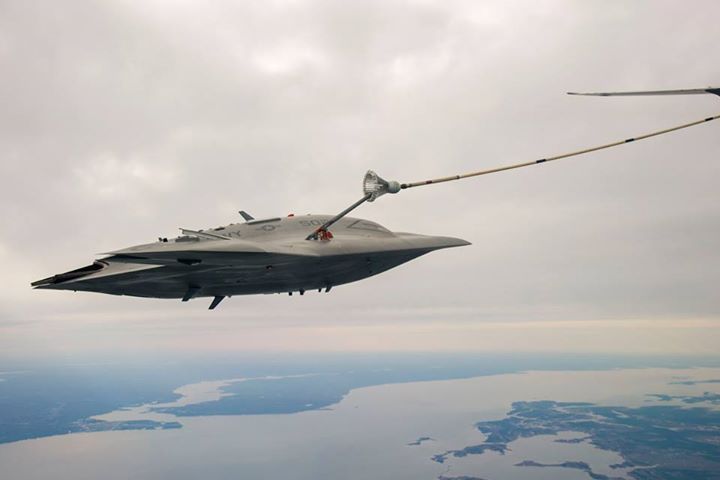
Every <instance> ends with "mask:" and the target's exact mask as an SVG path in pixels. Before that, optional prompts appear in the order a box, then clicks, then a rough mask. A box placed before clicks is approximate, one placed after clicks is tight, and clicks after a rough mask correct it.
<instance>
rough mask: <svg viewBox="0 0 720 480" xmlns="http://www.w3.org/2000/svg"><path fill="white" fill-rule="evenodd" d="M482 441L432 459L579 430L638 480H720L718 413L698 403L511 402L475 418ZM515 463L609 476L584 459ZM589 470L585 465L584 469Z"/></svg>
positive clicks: (501, 450)
mask: <svg viewBox="0 0 720 480" xmlns="http://www.w3.org/2000/svg"><path fill="white" fill-rule="evenodd" d="M476 427H477V428H478V430H480V431H481V432H482V433H484V434H485V435H486V440H485V442H483V443H481V444H478V445H471V446H468V447H465V448H463V449H459V450H449V451H447V452H444V453H441V454H438V455H435V456H434V457H433V458H432V459H433V460H434V461H436V462H439V463H443V462H445V461H447V459H448V458H450V457H463V456H466V455H474V454H479V455H481V454H483V453H485V452H487V451H495V452H499V453H501V454H503V453H504V452H505V451H507V450H508V448H509V447H508V444H510V443H511V442H513V441H515V440H518V439H520V438H529V437H534V436H537V435H557V434H559V433H561V432H581V433H584V434H585V435H586V437H585V438H584V439H583V440H584V441H589V442H590V443H592V444H593V445H595V446H596V447H598V448H601V449H603V450H609V451H613V452H617V453H618V454H619V455H621V456H622V457H623V459H624V462H623V463H621V464H615V465H613V466H612V467H613V468H616V469H617V468H633V469H632V470H631V471H630V472H629V475H630V476H631V477H633V478H635V479H638V480H656V479H658V480H659V479H673V480H696V479H720V411H717V410H712V409H708V408H700V407H693V408H687V407H680V406H665V405H659V406H644V407H620V406H611V407H608V406H598V405H595V404H592V403H570V402H555V401H550V400H544V401H533V402H515V403H513V405H512V409H511V410H510V411H509V412H508V414H507V417H506V418H504V419H502V420H494V421H487V422H479V423H477V424H476ZM518 466H524V467H530V466H536V467H537V466H563V467H565V468H577V469H581V470H585V471H587V472H588V474H589V475H590V476H591V478H594V479H598V480H600V479H602V480H604V479H607V478H612V477H607V476H603V475H599V474H596V473H594V472H591V471H589V470H586V469H585V465H583V462H575V461H572V460H568V461H566V462H562V463H560V464H552V465H545V464H539V463H537V462H534V461H532V460H527V461H524V462H521V463H520V464H518ZM587 468H588V469H589V468H590V467H589V466H588V467H587Z"/></svg>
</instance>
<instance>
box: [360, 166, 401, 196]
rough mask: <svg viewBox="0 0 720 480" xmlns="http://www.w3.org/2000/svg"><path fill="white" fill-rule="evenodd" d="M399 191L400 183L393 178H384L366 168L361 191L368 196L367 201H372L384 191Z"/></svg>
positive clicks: (384, 192)
mask: <svg viewBox="0 0 720 480" xmlns="http://www.w3.org/2000/svg"><path fill="white" fill-rule="evenodd" d="M399 191H400V183H399V182H396V181H395V180H390V181H388V180H385V179H384V178H382V177H381V176H380V175H378V174H377V173H375V172H373V171H372V170H368V171H367V173H366V174H365V178H364V179H363V193H364V194H365V195H366V196H367V195H369V196H370V197H369V198H368V199H367V201H368V202H373V201H375V199H377V198H378V197H381V196H382V195H385V194H386V193H397V192H399Z"/></svg>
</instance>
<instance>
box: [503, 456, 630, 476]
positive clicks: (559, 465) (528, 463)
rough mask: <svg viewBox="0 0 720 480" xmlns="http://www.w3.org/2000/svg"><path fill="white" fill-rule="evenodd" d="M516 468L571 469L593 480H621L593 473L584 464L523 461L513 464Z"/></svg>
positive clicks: (588, 466)
mask: <svg viewBox="0 0 720 480" xmlns="http://www.w3.org/2000/svg"><path fill="white" fill-rule="evenodd" d="M515 466H516V467H556V468H572V469H575V470H582V471H583V472H585V473H587V474H588V476H589V477H590V478H592V479H593V480H623V479H622V478H621V477H609V476H607V475H603V474H602V473H596V472H593V470H592V468H590V465H588V464H587V463H585V462H572V461H566V462H562V463H540V462H536V461H534V460H524V461H522V462H520V463H516V464H515Z"/></svg>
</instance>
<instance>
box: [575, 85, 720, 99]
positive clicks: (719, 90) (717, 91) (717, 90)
mask: <svg viewBox="0 0 720 480" xmlns="http://www.w3.org/2000/svg"><path fill="white" fill-rule="evenodd" d="M567 93H568V95H589V96H594V97H634V96H650V95H703V94H707V93H709V94H712V95H719V96H720V87H707V88H690V89H684V90H645V91H637V92H567Z"/></svg>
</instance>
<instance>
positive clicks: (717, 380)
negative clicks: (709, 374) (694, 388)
mask: <svg viewBox="0 0 720 480" xmlns="http://www.w3.org/2000/svg"><path fill="white" fill-rule="evenodd" d="M711 383H720V378H711V379H710V380H678V381H675V382H670V385H705V384H711Z"/></svg>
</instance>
